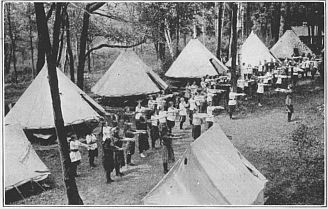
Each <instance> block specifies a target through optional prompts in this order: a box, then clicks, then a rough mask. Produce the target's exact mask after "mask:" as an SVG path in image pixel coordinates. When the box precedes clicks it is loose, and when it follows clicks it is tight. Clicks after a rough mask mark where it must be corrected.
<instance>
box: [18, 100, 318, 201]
mask: <svg viewBox="0 0 328 209" xmlns="http://www.w3.org/2000/svg"><path fill="white" fill-rule="evenodd" d="M282 98H283V97H282ZM305 98H306V97H300V98H296V99H295V101H298V100H300V101H302V102H298V103H296V105H295V109H296V110H297V112H296V114H295V115H294V121H293V122H290V123H288V122H287V115H286V113H285V109H284V106H283V105H282V106H281V105H280V106H276V107H273V108H267V109H265V107H263V111H262V109H260V108H259V109H258V110H256V112H255V113H252V114H248V115H244V116H242V115H237V116H236V118H237V119H233V120H230V119H229V117H228V116H227V115H226V114H221V115H219V116H218V117H217V118H216V120H217V122H218V123H219V124H220V125H221V127H222V129H223V131H224V132H225V133H226V135H228V136H231V137H232V142H233V144H234V145H235V146H236V147H237V149H239V150H240V152H241V153H242V154H243V155H244V156H245V157H246V158H247V159H248V160H249V161H250V162H251V163H253V164H254V166H255V167H256V168H257V169H258V170H259V171H261V172H262V173H263V174H264V176H266V177H267V178H268V180H270V182H269V183H268V187H269V188H272V187H275V182H277V181H278V180H279V179H277V178H278V177H276V175H275V173H274V172H280V173H281V172H283V170H284V169H285V170H286V169H287V170H288V167H286V166H284V165H280V164H279V163H280V161H279V162H274V161H273V160H272V159H274V157H273V158H272V156H279V155H284V154H286V153H288V152H289V150H290V147H291V143H292V142H291V141H290V140H288V136H289V134H291V132H292V131H293V130H295V129H296V128H297V126H298V125H299V124H300V123H309V124H312V125H313V124H314V125H315V124H319V125H320V124H321V123H322V124H323V120H318V117H317V116H316V115H314V114H312V113H311V111H309V110H310V109H311V108H312V107H313V106H315V105H317V104H323V93H319V94H318V95H317V96H313V97H312V98H308V99H305ZM282 103H283V102H282ZM187 121H188V120H187ZM187 124H188V122H187ZM188 125H189V124H188ZM176 126H178V125H176ZM203 130H204V128H203ZM174 132H175V133H177V134H184V135H185V136H186V137H185V138H183V139H178V140H175V141H174V145H173V146H174V151H175V155H176V159H179V157H181V156H182V154H183V152H184V151H185V150H186V148H187V146H188V145H189V144H190V143H191V142H192V138H191V133H190V132H191V130H190V127H188V128H187V130H182V131H180V130H177V129H175V130H174ZM136 151H137V150H136ZM82 154H83V157H82V158H83V160H82V164H81V166H80V167H79V172H80V173H81V176H80V177H78V178H77V184H78V188H79V192H80V195H81V197H82V199H83V200H84V203H85V204H86V205H135V204H141V199H142V198H143V197H144V196H145V195H146V194H147V192H149V191H150V190H151V189H152V188H153V187H154V186H155V185H156V184H157V183H158V182H159V181H160V179H161V178H162V177H163V176H164V174H163V170H162V169H163V168H162V162H161V152H160V150H159V149H157V150H151V151H149V152H148V156H147V158H140V157H139V155H138V154H137V152H136V154H135V155H134V156H133V160H134V162H135V163H136V166H133V167H131V166H130V167H125V168H123V169H122V171H123V173H125V176H124V177H114V181H115V182H113V183H112V184H106V183H105V173H104V171H103V168H102V166H101V158H100V159H99V158H98V159H97V164H98V166H97V167H96V168H92V169H91V168H89V166H88V163H87V151H86V150H84V151H83V152H82ZM39 155H40V156H41V158H42V159H43V161H44V162H45V163H46V164H47V166H48V167H49V168H50V170H51V172H52V174H53V179H54V182H55V183H56V186H55V188H53V189H51V190H48V191H46V192H43V193H41V194H39V195H35V196H31V197H29V198H27V199H25V200H23V201H18V202H15V203H14V204H29V205H33V204H42V205H54V204H55V205H63V204H66V196H65V193H64V186H63V184H62V181H61V171H60V164H59V155H58V151H57V150H53V151H52V152H51V154H49V151H41V152H39ZM101 155H102V153H101V152H100V156H101ZM170 166H172V165H170ZM273 169H278V170H277V171H276V170H273ZM114 173H115V172H113V175H114Z"/></svg>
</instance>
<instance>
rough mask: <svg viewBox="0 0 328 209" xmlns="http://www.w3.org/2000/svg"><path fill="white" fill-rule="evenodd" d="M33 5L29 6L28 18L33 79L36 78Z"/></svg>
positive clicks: (29, 4)
mask: <svg viewBox="0 0 328 209" xmlns="http://www.w3.org/2000/svg"><path fill="white" fill-rule="evenodd" d="M31 4H32V3H28V6H27V16H28V19H29V24H30V26H29V36H30V47H31V60H32V77H34V73H35V68H34V47H33V21H32V5H31Z"/></svg>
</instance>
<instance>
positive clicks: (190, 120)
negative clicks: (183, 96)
mask: <svg viewBox="0 0 328 209" xmlns="http://www.w3.org/2000/svg"><path fill="white" fill-rule="evenodd" d="M193 114H194V112H193V110H190V111H189V122H190V125H192V117H193Z"/></svg>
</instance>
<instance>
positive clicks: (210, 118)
mask: <svg viewBox="0 0 328 209" xmlns="http://www.w3.org/2000/svg"><path fill="white" fill-rule="evenodd" d="M214 109H215V107H213V106H208V107H207V110H206V113H207V114H208V117H206V121H207V122H214V116H213V110H214Z"/></svg>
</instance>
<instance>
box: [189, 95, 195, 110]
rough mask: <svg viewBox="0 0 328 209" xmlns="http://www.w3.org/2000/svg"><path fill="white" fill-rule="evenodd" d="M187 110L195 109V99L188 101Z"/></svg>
mask: <svg viewBox="0 0 328 209" xmlns="http://www.w3.org/2000/svg"><path fill="white" fill-rule="evenodd" d="M189 105H190V106H189V109H190V110H194V109H196V100H195V99H192V98H190V99H189Z"/></svg>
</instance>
